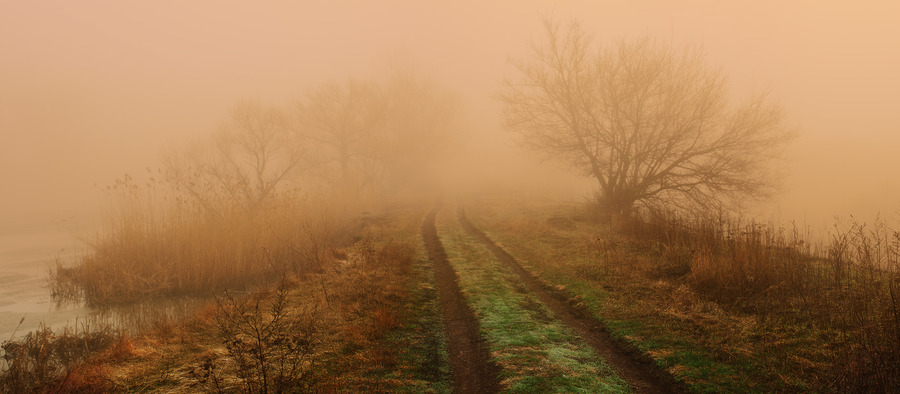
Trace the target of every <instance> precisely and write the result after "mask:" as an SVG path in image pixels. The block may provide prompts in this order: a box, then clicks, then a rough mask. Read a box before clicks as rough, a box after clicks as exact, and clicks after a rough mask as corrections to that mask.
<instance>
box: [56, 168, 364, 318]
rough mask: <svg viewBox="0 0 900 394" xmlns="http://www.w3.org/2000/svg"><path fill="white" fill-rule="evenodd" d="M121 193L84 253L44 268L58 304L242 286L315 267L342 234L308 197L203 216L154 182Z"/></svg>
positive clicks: (340, 222) (341, 226) (338, 219)
mask: <svg viewBox="0 0 900 394" xmlns="http://www.w3.org/2000/svg"><path fill="white" fill-rule="evenodd" d="M119 188H120V189H121V190H118V191H117V192H116V193H114V194H113V197H114V198H113V199H112V201H111V203H110V205H109V206H108V209H107V213H106V214H105V221H104V223H103V225H102V229H101V231H100V232H99V233H98V234H97V235H96V236H95V239H94V240H93V241H91V242H90V244H91V248H90V250H89V251H88V252H87V253H86V254H85V255H84V256H82V257H81V259H80V261H78V262H77V264H75V265H74V266H71V267H65V266H62V265H60V264H57V266H56V268H55V269H53V270H52V272H51V289H52V291H53V294H54V295H55V296H56V297H57V298H58V299H73V298H74V299H84V300H86V301H87V302H88V303H89V304H91V305H100V306H103V305H112V304H122V303H129V302H135V301H147V300H149V299H154V298H165V297H170V296H183V295H207V296H208V295H211V294H214V293H216V292H219V291H222V290H224V289H244V288H248V287H250V286H253V285H258V284H263V283H267V282H271V281H274V280H275V279H276V278H277V277H278V275H280V274H283V273H291V274H293V275H304V274H307V273H311V272H316V271H318V270H321V269H322V266H323V264H324V262H325V259H326V258H327V257H328V253H330V252H331V249H333V248H334V247H335V246H336V245H340V244H341V243H342V242H346V238H347V236H348V234H349V232H350V229H348V225H349V220H348V219H347V218H346V217H344V216H343V215H340V214H337V212H332V211H329V210H328V206H327V204H325V203H323V202H321V201H317V200H314V199H310V198H297V197H296V196H293V195H289V194H285V195H282V196H279V197H278V198H273V199H271V201H269V203H268V204H267V205H265V207H263V208H261V209H260V210H256V211H253V212H248V211H246V210H242V209H237V208H236V209H234V210H223V211H219V212H209V211H206V210H203V209H201V207H199V206H197V205H196V204H192V203H189V202H187V201H185V200H182V199H180V198H177V196H178V195H177V194H173V193H172V192H170V191H166V189H165V188H163V187H162V186H154V187H150V188H146V189H144V188H136V187H130V186H129V184H128V183H127V182H123V183H122V184H121V185H120V186H119Z"/></svg>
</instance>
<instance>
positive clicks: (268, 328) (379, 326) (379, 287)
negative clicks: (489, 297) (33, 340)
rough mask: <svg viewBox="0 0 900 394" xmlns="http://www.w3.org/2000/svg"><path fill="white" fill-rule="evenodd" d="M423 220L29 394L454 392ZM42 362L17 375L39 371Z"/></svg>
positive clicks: (376, 228) (63, 373)
mask: <svg viewBox="0 0 900 394" xmlns="http://www.w3.org/2000/svg"><path fill="white" fill-rule="evenodd" d="M422 212H424V211H422V210H418V209H397V210H393V211H391V212H390V213H389V214H384V215H367V216H365V217H364V219H362V220H361V221H360V222H359V223H358V224H359V226H358V227H357V228H358V231H357V232H355V233H353V234H352V238H354V239H355V240H354V241H352V242H351V244H350V245H349V246H345V247H334V248H333V249H330V250H329V252H328V254H327V255H323V256H324V257H323V260H322V264H323V265H322V269H321V270H319V271H317V272H309V273H307V274H305V275H301V276H296V275H284V276H282V277H280V278H278V279H277V280H276V281H274V282H273V283H271V284H269V285H266V286H255V287H253V288H250V289H247V290H242V291H231V292H228V293H222V292H219V293H218V296H217V297H216V299H215V301H212V302H210V303H209V304H208V305H207V306H206V307H205V308H201V309H200V310H199V312H197V313H196V314H195V315H194V316H193V317H191V318H189V319H186V320H183V321H178V320H163V321H159V322H157V323H156V324H155V326H154V327H149V328H148V329H146V330H144V331H143V332H142V333H140V334H137V335H123V336H121V338H122V339H117V340H116V341H113V342H111V343H112V344H113V345H114V346H104V347H100V348H98V349H92V351H91V352H90V353H85V356H84V357H83V359H82V360H80V361H78V362H74V363H71V364H68V365H66V367H65V368H64V369H63V368H60V369H57V370H55V371H53V373H52V374H47V376H43V377H41V379H42V380H43V383H42V385H43V386H34V385H32V386H29V387H44V388H45V389H48V390H54V389H60V388H65V389H66V390H88V391H90V390H94V391H98V390H99V391H117V392H118V391H128V392H131V391H169V392H186V391H235V390H237V391H251V392H259V391H263V388H267V389H268V390H269V391H277V390H282V389H287V390H311V391H351V392H385V391H400V390H413V391H416V392H449V391H450V383H449V366H448V362H447V355H446V351H445V350H444V349H445V342H446V340H445V338H444V337H443V335H444V334H443V327H442V323H441V318H440V311H439V305H438V303H437V294H436V291H435V287H434V284H433V275H432V273H431V271H430V264H429V262H428V261H427V257H426V255H425V253H424V250H423V246H422V244H421V240H420V239H419V237H418V227H419V225H420V220H421V215H422ZM43 338H44V339H45V340H53V338H54V337H53V336H52V335H44V336H43ZM116 338H119V337H116ZM76 342H77V341H76ZM117 344H120V345H117ZM32 361H33V360H24V362H21V363H17V364H16V368H18V369H15V370H16V371H21V370H28V369H33V367H31V366H30V365H33V364H32ZM10 371H12V369H8V370H5V371H0V383H4V384H5V385H4V386H3V387H4V388H8V387H19V386H9V385H8V384H7V383H10V384H11V380H10V379H11V375H10V374H9V372H10ZM32 375H33V374H32Z"/></svg>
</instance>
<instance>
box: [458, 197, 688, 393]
mask: <svg viewBox="0 0 900 394" xmlns="http://www.w3.org/2000/svg"><path fill="white" fill-rule="evenodd" d="M456 213H457V218H458V219H459V222H460V224H461V225H462V227H463V228H464V229H465V230H466V232H468V233H469V235H471V236H472V237H473V238H475V239H477V240H478V241H480V242H481V243H483V244H485V245H486V246H487V247H488V248H489V249H490V250H491V252H493V253H494V255H495V256H497V258H498V259H500V261H502V262H503V263H504V264H506V265H507V266H508V267H509V268H511V269H512V270H513V271H514V272H515V273H517V274H518V275H519V277H520V278H521V280H522V283H524V284H525V285H526V286H528V289H529V290H530V291H531V292H532V293H533V294H535V295H536V296H538V298H539V299H540V300H541V301H542V302H543V303H544V304H545V305H547V307H548V308H550V310H551V311H552V312H553V314H554V315H555V316H556V318H557V319H559V320H560V321H561V322H563V323H564V324H565V325H566V326H568V327H569V328H571V329H572V330H573V331H575V332H576V333H577V334H578V335H579V336H581V338H582V339H583V340H584V341H585V342H587V343H588V344H590V345H591V346H592V347H593V348H594V349H595V350H596V351H597V353H598V354H599V355H600V356H601V357H603V359H605V360H606V362H607V363H609V364H610V365H611V366H612V367H613V368H614V369H615V370H616V372H618V374H619V376H620V377H621V378H622V379H624V380H625V381H627V382H628V383H629V384H631V386H632V387H633V388H634V390H635V391H636V392H639V393H682V392H687V391H688V390H687V388H686V387H685V386H684V385H683V384H681V383H679V382H677V381H676V380H675V379H674V378H672V376H671V375H670V374H668V373H666V372H665V371H663V370H661V369H660V368H659V367H657V366H656V365H655V364H654V363H653V361H652V360H651V359H649V358H648V357H646V356H644V355H642V354H641V353H640V352H639V351H637V350H636V349H634V348H633V347H631V346H629V345H628V344H625V343H621V342H619V341H616V340H614V339H613V338H612V337H610V335H609V333H608V332H607V330H606V329H605V328H604V327H603V324H602V323H600V321H598V320H597V319H595V318H593V317H591V315H590V312H588V311H587V310H585V309H583V308H576V307H574V306H572V305H571V304H569V302H568V300H566V299H565V297H564V296H562V295H560V294H558V293H556V292H553V291H551V290H550V289H548V288H547V287H546V286H545V284H544V283H543V282H542V281H541V280H540V279H538V278H537V277H535V276H534V274H532V273H531V272H530V271H528V270H526V269H525V268H523V267H522V265H521V264H519V262H518V261H517V260H516V259H515V257H513V256H512V255H510V254H509V253H507V252H506V250H504V249H503V248H502V247H500V246H499V245H497V244H496V243H495V242H494V241H493V240H491V238H490V237H488V236H487V235H486V234H485V233H484V232H482V231H481V230H479V229H478V228H477V227H475V225H473V224H472V222H470V221H469V219H468V218H467V217H466V214H465V211H464V209H463V207H462V205H461V204H460V205H459V206H458V208H457V212H456Z"/></svg>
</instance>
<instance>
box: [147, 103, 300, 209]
mask: <svg viewBox="0 0 900 394" xmlns="http://www.w3.org/2000/svg"><path fill="white" fill-rule="evenodd" d="M304 159H305V158H304V151H303V149H302V148H301V146H300V143H299V141H298V139H297V138H296V136H295V135H294V133H293V131H292V130H291V128H290V127H289V122H288V119H287V118H286V116H285V115H284V114H283V113H282V112H281V111H280V110H278V109H276V108H270V107H266V106H263V105H261V104H258V103H253V102H241V103H238V104H237V105H235V107H234V108H233V109H232V111H231V114H230V116H229V118H228V120H227V121H226V122H225V123H224V124H222V126H221V127H220V128H219V129H218V131H217V132H216V133H215V134H214V135H213V138H212V140H209V141H203V142H201V143H199V144H196V145H194V146H192V147H190V148H188V149H186V150H183V151H179V152H171V153H170V154H168V155H167V157H166V159H165V161H166V167H167V177H168V181H169V182H170V183H172V184H173V185H175V186H176V188H178V189H179V190H181V191H183V192H184V193H186V194H187V195H188V196H190V197H191V198H192V199H193V200H194V201H196V202H198V203H199V204H201V205H202V206H203V207H204V208H205V209H206V210H208V211H211V212H216V213H219V212H222V211H223V210H227V209H233V208H236V207H237V208H242V209H246V210H247V211H248V212H251V213H252V212H255V211H257V210H258V209H260V208H262V207H263V206H264V205H265V204H266V203H267V202H269V201H270V200H271V199H272V197H273V196H274V194H276V193H277V192H278V191H279V190H281V189H284V188H286V187H287V185H289V184H291V183H293V182H294V181H296V179H297V178H296V177H297V175H299V173H300V172H301V170H302V168H303V166H304Z"/></svg>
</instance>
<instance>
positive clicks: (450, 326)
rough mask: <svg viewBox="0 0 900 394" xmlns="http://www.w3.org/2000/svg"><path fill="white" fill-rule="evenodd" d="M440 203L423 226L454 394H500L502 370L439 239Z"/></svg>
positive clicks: (427, 216)
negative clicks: (481, 330)
mask: <svg viewBox="0 0 900 394" xmlns="http://www.w3.org/2000/svg"><path fill="white" fill-rule="evenodd" d="M439 210H440V204H436V205H435V207H434V208H433V209H432V210H431V211H430V212H428V214H427V215H426V216H425V221H424V223H422V239H423V240H424V241H425V247H426V248H427V249H428V259H429V260H431V264H432V265H433V266H434V276H435V281H436V282H437V290H438V297H439V299H440V304H441V310H442V311H443V314H444V329H445V330H446V333H447V351H448V353H449V355H450V371H451V374H452V375H453V392H456V393H496V392H498V391H500V381H499V379H498V377H497V376H498V374H499V372H500V369H499V368H498V367H497V366H496V365H495V364H494V363H492V362H491V361H490V352H489V351H488V346H487V344H485V343H484V340H483V339H482V337H481V335H480V334H479V332H478V320H477V319H476V318H475V314H474V313H473V312H472V309H471V308H470V307H469V305H468V304H467V303H466V300H465V298H464V297H463V295H462V292H461V291H460V289H459V282H458V278H457V276H456V272H455V271H453V268H452V267H451V266H450V261H448V260H447V253H446V251H444V246H443V245H442V244H441V240H440V238H438V234H437V228H436V227H435V224H434V219H435V216H436V215H437V212H438V211H439Z"/></svg>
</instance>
